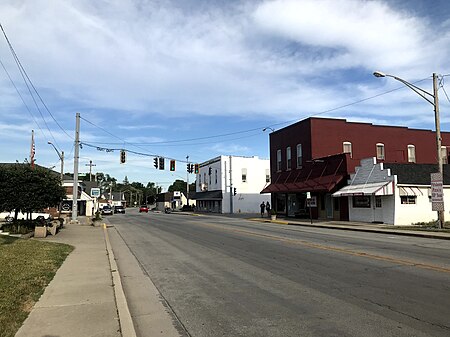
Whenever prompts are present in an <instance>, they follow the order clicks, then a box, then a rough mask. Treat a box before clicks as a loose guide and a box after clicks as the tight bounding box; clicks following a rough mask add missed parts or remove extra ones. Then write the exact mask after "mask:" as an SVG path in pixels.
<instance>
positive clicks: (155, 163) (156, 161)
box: [153, 157, 158, 169]
mask: <svg viewBox="0 0 450 337" xmlns="http://www.w3.org/2000/svg"><path fill="white" fill-rule="evenodd" d="M153 166H154V167H155V168H156V169H157V168H158V157H155V158H153Z"/></svg>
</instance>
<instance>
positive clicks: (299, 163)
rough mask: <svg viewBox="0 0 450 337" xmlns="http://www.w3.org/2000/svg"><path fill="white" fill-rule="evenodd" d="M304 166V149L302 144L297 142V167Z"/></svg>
mask: <svg viewBox="0 0 450 337" xmlns="http://www.w3.org/2000/svg"><path fill="white" fill-rule="evenodd" d="M302 166H303V150H302V144H297V168H298V169H301V168H302Z"/></svg>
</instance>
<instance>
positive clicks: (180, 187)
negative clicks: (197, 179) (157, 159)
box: [168, 179, 186, 194]
mask: <svg viewBox="0 0 450 337" xmlns="http://www.w3.org/2000/svg"><path fill="white" fill-rule="evenodd" d="M168 191H169V192H174V191H180V192H183V193H184V194H186V182H185V181H184V180H181V179H177V180H175V181H174V182H173V184H172V185H170V186H169V188H168Z"/></svg>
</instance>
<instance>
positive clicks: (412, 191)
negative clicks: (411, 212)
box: [398, 186, 423, 196]
mask: <svg viewBox="0 0 450 337" xmlns="http://www.w3.org/2000/svg"><path fill="white" fill-rule="evenodd" d="M398 189H399V194H400V195H402V196H404V195H410V196H417V195H423V193H422V192H421V191H420V189H419V188H417V187H415V186H399V187H398Z"/></svg>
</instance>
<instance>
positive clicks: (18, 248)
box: [0, 236, 73, 337]
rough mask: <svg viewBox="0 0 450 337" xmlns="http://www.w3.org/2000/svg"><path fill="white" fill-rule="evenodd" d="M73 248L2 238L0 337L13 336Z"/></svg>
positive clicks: (0, 258)
mask: <svg viewBox="0 0 450 337" xmlns="http://www.w3.org/2000/svg"><path fill="white" fill-rule="evenodd" d="M72 250H73V247H72V246H69V245H65V244H59V243H51V242H44V241H38V240H30V239H18V238H14V237H9V236H0V336H3V337H9V336H14V335H15V334H16V332H17V330H19V328H20V326H21V325H22V323H23V321H24V320H25V319H26V318H27V316H28V314H29V313H30V311H31V309H32V308H33V305H34V303H36V301H37V300H38V299H39V297H40V296H41V295H42V293H43V292H44V289H45V287H46V286H47V285H48V283H49V282H50V281H51V280H52V278H53V276H54V275H55V273H56V271H57V270H58V268H59V267H60V266H61V264H62V263H63V261H64V260H65V259H66V257H67V256H68V255H69V253H70V252H71V251H72Z"/></svg>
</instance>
